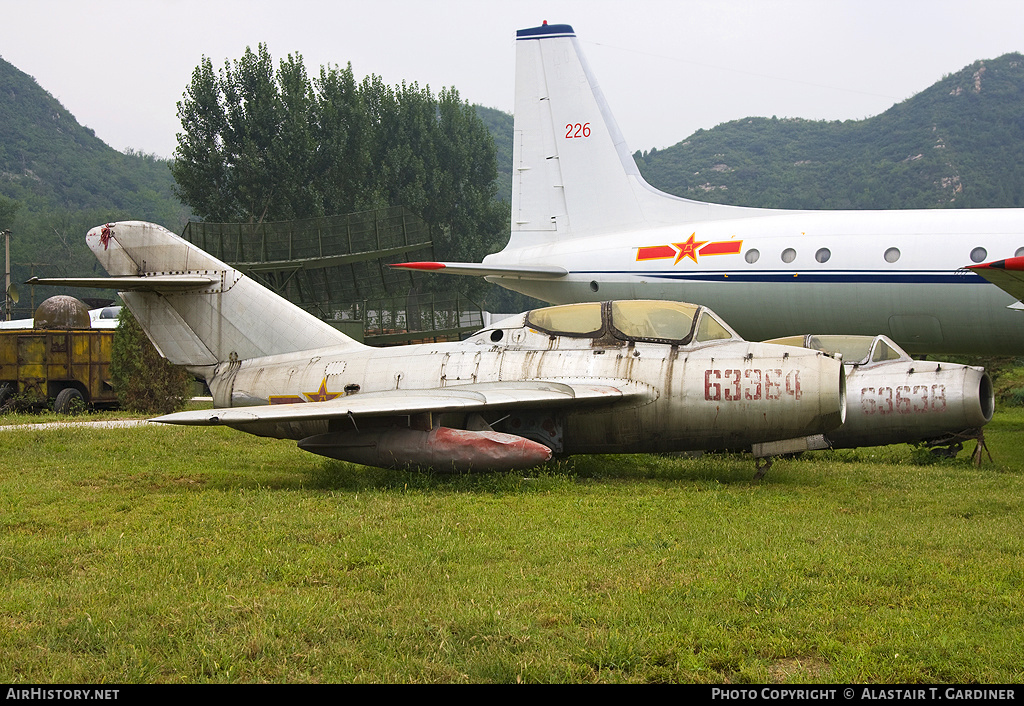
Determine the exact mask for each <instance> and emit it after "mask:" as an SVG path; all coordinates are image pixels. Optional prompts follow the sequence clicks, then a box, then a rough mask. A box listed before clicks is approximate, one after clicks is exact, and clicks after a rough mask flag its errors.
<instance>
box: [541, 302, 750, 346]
mask: <svg viewBox="0 0 1024 706" xmlns="http://www.w3.org/2000/svg"><path fill="white" fill-rule="evenodd" d="M526 325H527V326H528V327H530V328H533V329H536V330H538V331H542V332H544V333H547V334H549V335H552V336H568V337H572V338H604V337H606V336H610V337H611V338H614V339H617V340H619V341H624V342H635V341H642V342H650V343H668V344H672V345H687V344H689V343H691V342H692V343H706V342H711V341H724V340H741V339H740V337H739V336H738V335H737V334H736V332H734V331H733V330H732V329H731V328H729V327H728V326H727V325H726V324H725V323H724V322H723V321H722V320H721V319H719V318H718V317H717V316H716V315H715V314H714V313H713V312H712V311H711V310H710V309H708V308H706V307H702V306H697V305H695V304H686V303H683V302H670V301H656V300H636V301H613V302H588V303H585V304H566V305H563V306H551V307H546V308H544V309H534V310H533V311H530V312H528V313H527V314H526Z"/></svg>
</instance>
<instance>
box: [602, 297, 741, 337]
mask: <svg viewBox="0 0 1024 706" xmlns="http://www.w3.org/2000/svg"><path fill="white" fill-rule="evenodd" d="M698 308H699V307H697V306H695V305H693V304H684V303H682V302H650V301H615V302H612V325H613V326H615V328H616V329H618V331H619V332H620V333H622V334H623V335H625V336H626V337H627V338H651V339H657V340H663V341H664V340H668V341H681V340H684V339H689V338H690V332H691V331H692V330H693V320H694V318H695V317H696V315H697V310H698ZM730 335H731V334H730Z"/></svg>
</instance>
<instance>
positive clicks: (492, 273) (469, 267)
mask: <svg viewBox="0 0 1024 706" xmlns="http://www.w3.org/2000/svg"><path fill="white" fill-rule="evenodd" d="M389 267H402V268H405V269H408V270H424V271H427V272H441V273H443V274H446V275H472V276H474V277H518V278H526V279H551V278H556V277H565V276H566V275H567V274H569V270H567V269H565V268H564V267H539V266H538V267H527V266H517V267H501V266H494V265H481V264H479V263H475V262H400V263H397V264H394V265H389Z"/></svg>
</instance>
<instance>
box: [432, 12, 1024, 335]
mask: <svg viewBox="0 0 1024 706" xmlns="http://www.w3.org/2000/svg"><path fill="white" fill-rule="evenodd" d="M517 39H518V41H517V42H516V51H517V64H516V71H517V75H516V87H517V95H516V106H517V107H516V112H515V132H516V135H517V140H516V142H515V149H516V150H517V153H516V154H515V155H514V161H515V163H516V164H517V165H518V166H519V168H520V170H521V171H520V170H517V172H516V174H514V175H513V185H514V187H516V193H521V201H520V203H518V204H517V209H518V210H519V211H522V212H525V213H529V212H531V208H532V206H531V204H529V203H522V200H523V199H526V198H536V197H535V196H534V194H536V193H538V192H542V191H543V189H542V188H541V187H540V186H538V185H537V184H536V183H535V180H536V178H537V177H538V175H543V174H549V172H547V171H546V170H545V169H544V166H545V164H546V163H548V162H550V161H552V160H548V159H546V157H547V156H549V155H548V151H549V150H550V149H551V148H550V147H549V145H553V146H554V147H553V149H554V150H555V153H556V154H557V161H558V166H559V170H560V171H559V176H558V177H557V180H555V179H556V177H554V176H551V175H550V174H549V176H548V179H549V187H550V190H552V191H554V190H556V189H557V190H562V189H564V192H565V199H566V201H565V203H566V208H567V213H566V217H565V218H560V219H557V231H556V232H555V233H545V232H541V231H539V230H533V229H531V230H529V231H527V230H525V228H526V227H525V226H524V227H517V226H515V225H514V226H513V229H512V234H511V238H510V240H509V243H508V245H507V246H506V247H505V248H504V249H503V250H502V251H501V252H499V253H495V254H493V255H489V256H487V257H486V258H484V265H485V266H489V267H493V268H505V272H500V271H499V272H495V271H493V270H492V271H490V272H480V271H477V272H476V273H474V272H473V271H472V270H470V269H467V268H462V269H460V266H461V265H462V264H463V263H445V264H447V265H448V267H447V268H446V269H439V270H438V271H440V272H450V273H454V274H478V275H482V276H486V278H487V279H488V281H491V282H495V283H497V284H500V285H501V286H504V287H507V288H509V289H513V290H515V291H518V292H522V293H524V294H528V295H530V296H534V297H537V298H539V299H542V300H544V301H547V302H550V303H558V304H561V303H569V302H575V301H599V300H606V299H619V298H638V299H648V298H650V299H670V300H676V301H691V302H699V303H701V304H705V305H707V306H709V307H711V308H712V309H714V310H715V311H717V312H719V313H720V314H721V315H722V316H723V317H724V318H725V319H726V320H728V321H729V322H730V323H731V324H732V325H733V326H734V327H735V328H736V330H737V331H738V332H739V333H740V334H741V335H743V336H745V337H746V338H750V339H763V338H772V337H777V336H784V335H788V334H792V333H799V332H800V331H808V330H814V331H820V332H822V333H846V334H864V335H875V334H887V335H890V336H892V337H893V338H895V340H896V341H897V342H898V343H900V344H901V345H903V346H904V347H905V348H907V350H909V351H911V352H915V353H917V352H927V353H987V354H1016V353H1019V352H1020V350H1021V349H1022V348H1024V319H1022V318H1021V317H1020V312H1017V311H1008V310H1007V307H1008V306H1010V305H1012V304H1014V302H1015V301H1016V297H1010V296H1009V295H1007V294H1004V293H1002V292H1000V291H999V290H998V289H997V288H996V287H994V286H990V285H988V284H986V283H985V281H984V280H983V279H982V278H981V277H979V276H978V275H977V274H974V273H973V272H971V271H968V270H965V269H964V267H965V266H966V265H969V264H971V263H972V262H986V261H992V260H999V259H1007V258H1013V257H1015V256H1016V255H1017V253H1018V252H1024V209H969V210H967V209H926V210H920V209H919V210H896V211H786V210H772V209H755V208H744V207H739V206H725V205H719V204H709V203H702V202H699V201H693V200H689V199H681V198H678V197H675V196H670V195H668V194H664V193H661V192H658V191H657V190H656V189H654V188H653V187H651V186H650V185H649V184H647V183H646V182H645V181H644V180H643V179H642V177H641V176H640V175H639V173H638V170H637V168H636V165H635V163H634V162H633V160H632V158H631V156H630V154H629V150H628V148H626V146H625V144H624V143H623V142H622V141H621V139H620V135H621V133H620V132H619V130H618V128H617V127H616V126H615V121H614V118H613V117H612V115H611V111H610V109H609V108H608V106H607V103H606V101H605V100H604V97H603V95H602V93H601V91H600V89H599V88H598V84H597V81H596V79H595V78H594V77H593V75H592V74H591V72H590V71H589V69H588V68H587V66H586V62H585V60H584V57H583V56H582V53H581V52H580V47H579V43H578V41H577V39H576V37H575V33H574V32H573V30H572V28H571V27H569V26H568V25H551V26H544V27H537V28H532V29H529V30H521V31H520V32H519V33H518V35H517ZM523 74H526V75H525V76H524V75H523ZM544 81H546V85H547V89H548V95H547V100H546V101H543V102H544V103H545V104H547V105H548V108H549V110H550V115H551V118H550V120H549V119H546V118H543V116H541V114H540V113H539V112H538V111H537V110H529V109H526V108H524V109H522V110H521V109H520V107H519V106H520V105H521V104H522V105H525V106H530V105H532V104H531V101H532V100H534V97H533V93H529V92H525V91H526V90H527V88H529V87H532V86H535V85H537V84H538V83H543V82H544ZM570 124H571V125H572V126H573V129H572V130H569V129H568V128H569V126H570ZM577 124H579V125H580V132H579V135H580V136H579V137H577V136H576V135H577V133H576V130H575V127H574V126H575V125H577ZM586 125H589V128H590V130H589V134H588V135H587V136H584V135H583V126H586ZM520 174H522V175H529V176H528V177H527V176H523V177H522V183H520V177H519V175H520ZM527 179H530V180H531V182H530V184H529V189H528V190H527V189H526V188H525V182H526V180H527ZM538 201H539V202H540V201H541V199H538ZM548 206H549V204H548V203H546V202H545V204H544V207H545V208H547V207H548ZM533 220H537V219H533ZM979 248H980V249H983V251H982V250H978V249H979ZM892 249H895V250H892ZM752 250H756V251H757V252H758V254H759V257H757V258H756V260H755V259H753V258H751V259H750V260H748V259H747V258H748V254H750V253H751V251H752ZM787 250H792V251H793V253H794V257H792V258H787V261H784V260H783V259H782V255H783V253H784V252H785V251H787ZM824 250H827V251H828V257H827V258H825V257H823V256H819V255H818V253H819V251H824ZM896 250H898V258H896V257H891V256H890V257H889V259H888V260H887V252H895V251H896ZM979 256H980V258H981V259H978V257H979ZM819 258H820V259H819ZM890 260H891V261H890ZM517 267H518V268H524V269H522V270H520V271H516V268H517ZM529 267H560V268H562V269H564V270H566V271H567V272H568V274H567V275H566V276H564V277H561V278H557V277H555V278H552V277H547V278H545V279H541V278H539V277H536V276H535V275H534V276H531V273H530V272H529V271H528V269H526V268H529ZM990 276H992V277H993V278H995V279H996V281H997V282H1000V283H1002V284H1003V285H1004V286H1006V285H1007V284H1009V283H1011V282H1013V277H1014V275H1013V274H1012V273H1010V274H1007V273H1006V272H1002V273H999V272H996V273H993V274H991V275H990ZM1010 287H1011V290H1012V291H1016V292H1019V291H1021V288H1020V286H1019V285H1014V284H1010Z"/></svg>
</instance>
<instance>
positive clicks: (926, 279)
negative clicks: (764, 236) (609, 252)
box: [570, 270, 988, 284]
mask: <svg viewBox="0 0 1024 706" xmlns="http://www.w3.org/2000/svg"><path fill="white" fill-rule="evenodd" d="M570 274H574V275H584V276H592V275H602V276H609V275H610V276H622V277H630V278H633V277H638V278H651V279H662V280H676V281H689V282H723V281H729V282H843V283H846V284H861V283H865V284H866V283H872V284H875V283H887V284H988V283H987V282H986V281H985V280H984V279H983V278H982V277H980V276H978V275H977V274H975V273H974V272H967V271H964V272H948V271H947V272H891V273H881V272H802V271H796V272H750V273H740V272H724V271H722V272H638V271H635V270H574V271H572V272H570Z"/></svg>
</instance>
